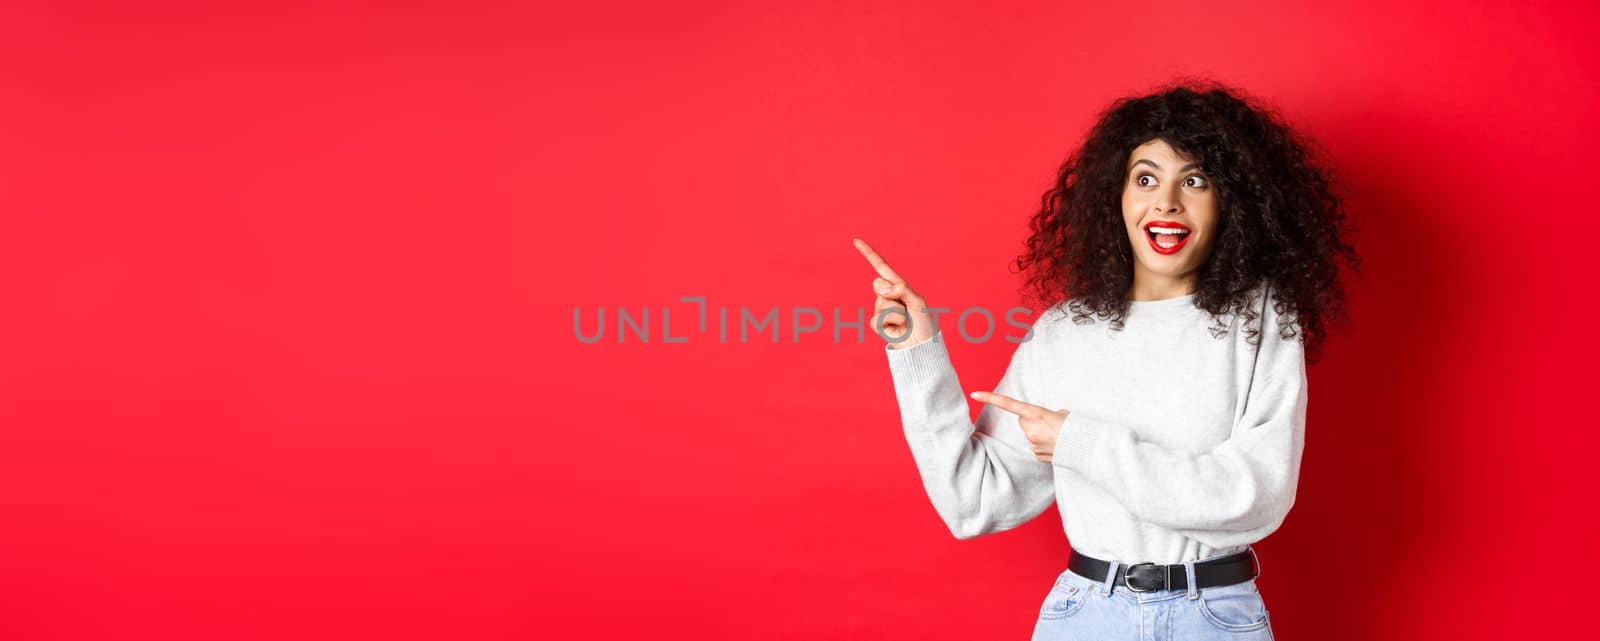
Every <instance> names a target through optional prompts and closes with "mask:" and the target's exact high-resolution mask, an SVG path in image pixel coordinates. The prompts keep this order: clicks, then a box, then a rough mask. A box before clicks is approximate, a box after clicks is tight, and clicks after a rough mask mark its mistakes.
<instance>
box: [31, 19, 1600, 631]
mask: <svg viewBox="0 0 1600 641" xmlns="http://www.w3.org/2000/svg"><path fill="white" fill-rule="evenodd" d="M136 4H137V5H139V6H137V7H133V6H116V5H110V4H108V5H103V6H97V5H89V4H78V3H29V4H10V5H8V6H7V7H6V8H4V9H3V10H0V11H3V15H0V25H4V26H3V27H0V29H3V35H4V37H3V38H0V42H3V43H4V44H0V47H3V52H4V55H3V56H0V59H3V60H4V63H3V64H4V66H5V72H6V73H5V74H4V76H5V78H6V81H5V83H4V92H5V94H4V101H3V104H4V107H3V108H0V109H3V110H4V111H3V113H4V114H5V117H4V118H3V119H0V131H3V132H4V134H3V140H4V141H5V143H4V145H3V148H4V149H5V151H4V152H3V153H0V162H3V163H4V164H3V166H0V176H3V178H0V189H3V198H4V200H3V210H0V211H3V212H4V233H3V234H0V271H3V273H4V274H5V276H4V277H3V278H0V295H3V296H4V300H5V301H6V304H7V308H6V313H5V314H4V320H0V323H3V326H4V330H5V331H4V334H3V335H4V338H3V339H0V376H3V379H0V486H3V487H4V488H5V489H4V491H0V497H3V499H0V500H3V506H0V507H3V511H0V523H3V526H0V576H3V577H4V581H3V586H4V587H0V636H3V637H5V638H7V639H324V638H327V639H332V638H365V637H374V638H375V637H378V636H380V635H381V636H383V637H385V638H430V639H437V638H474V639H526V638H538V637H545V638H606V639H635V638H637V639H642V638H664V637H665V638H671V637H680V636H681V637H693V638H713V639H722V638H795V639H801V638H804V639H816V638H879V639H897V638H904V639H913V638H914V639H963V638H984V639H1003V638H1013V639H1015V638H1026V635H1027V634H1028V633H1029V632H1030V630H1031V627H1032V625H1033V621H1034V616H1035V615H1036V614H1037V612H1038V607H1039V605H1040V603H1041V602H1042V600H1043V598H1044V596H1045V592H1046V590H1047V589H1048V588H1049V585H1050V581H1051V579H1052V578H1054V576H1055V575H1056V574H1057V573H1059V572H1060V571H1061V570H1062V569H1063V568H1064V564H1065V562H1066V553H1067V549H1068V548H1067V545H1068V542H1067V541H1066V540H1065V539H1064V537H1063V535H1062V532H1061V526H1060V524H1059V517H1058V516H1057V513H1056V510H1055V509H1054V508H1052V509H1051V510H1049V511H1047V512H1046V513H1045V514H1044V515H1042V516H1041V517H1040V518H1039V519H1037V520H1035V521H1033V522H1031V523H1029V524H1027V525H1025V526H1023V527H1021V528H1019V529H1017V530H1013V531H1010V532H1006V533H1002V534H997V535H993V536H989V537H983V538H980V539H975V540H971V541H957V540H955V539H953V538H952V537H951V536H950V535H949V533H948V532H947V531H946V530H945V529H944V528H943V525H942V524H941V523H940V522H939V520H938V518H937V516H936V515H935V513H934V512H933V509H932V507H931V506H930V505H929V503H928V500H927V498H926V496H925V495H924V494H923V491H922V488H921V486H920V483H919V480H918V478H917V474H916V470H915V467H914V466H913V463H912V460H911V457H910V454H909V451H908V450H907V448H906V446H905V442H904V437H903V436H902V434H901V431H900V425H899V418H898V413H897V410H896V407H895V404H894V398H893V390H892V388H891V386H890V380H889V374H888V369H887V365H886V363H885V361H884V357H883V354H882V353H881V349H882V348H881V343H878V342H876V339H875V338H874V337H873V336H871V335H870V334H869V335H868V336H867V338H868V341H867V342H865V343H855V342H853V341H848V340H847V341H846V342H845V343H843V344H837V345H836V344H833V343H832V341H831V337H830V335H829V334H830V332H831V328H832V325H831V320H830V321H829V322H828V323H826V324H824V326H823V331H822V332H821V333H817V334H809V335H806V336H804V337H803V339H802V340H801V342H799V343H793V342H790V328H789V327H790V326H789V319H788V314H789V313H790V311H791V310H793V309H794V308H797V307H818V308H821V309H822V310H823V311H824V313H827V312H828V311H830V310H831V309H832V308H834V307H839V308H841V309H842V310H844V311H843V313H845V314H846V315H847V317H848V315H849V314H852V313H853V310H854V309H855V308H858V307H861V308H867V309H870V307H871V304H872V299H871V294H870V293H869V291H868V286H869V282H870V280H871V278H872V274H871V271H870V269H869V268H868V266H867V265H866V264H865V263H864V262H863V261H862V260H861V259H860V257H859V256H858V255H857V254H856V253H855V251H854V249H852V248H851V246H850V238H851V237H852V236H861V237H863V238H866V239H868V240H869V241H872V242H874V243H875V244H876V246H877V247H878V248H879V249H880V250H881V251H883V253H884V254H885V256H887V257H888V258H889V259H890V260H891V261H892V262H893V264H895V265H896V266H897V267H898V268H899V269H900V271H901V272H903V273H904V274H906V275H907V277H908V278H910V279H911V282H912V283H913V285H915V286H917V287H918V288H919V289H920V290H922V291H923V292H924V293H925V294H926V295H928V296H929V297H930V299H931V300H933V301H934V302H935V303H936V304H941V305H948V306H952V307H955V308H957V309H961V308H964V307H968V306H975V305H984V306H989V307H991V308H995V309H1004V308H1005V307H1008V306H1011V305H1013V304H1016V303H1017V302H1018V297H1017V295H1016V293H1015V290H1016V286H1017V284H1018V281H1017V278H1016V277H1015V276H1014V275H1012V274H1010V273H1009V272H1008V271H1007V269H1006V266H1007V261H1008V260H1009V259H1010V258H1011V257H1012V256H1013V255H1014V254H1015V253H1016V251H1017V250H1018V249H1019V247H1020V243H1021V242H1022V239H1023V237H1024V234H1025V222H1026V217H1027V215H1028V214H1029V213H1030V212H1031V211H1032V207H1034V206H1035V204H1036V202H1037V198H1038V195H1039V193H1040V192H1041V191H1042V190H1043V189H1044V187H1045V186H1046V184H1047V182H1048V181H1049V179H1050V177H1051V175H1052V172H1053V170H1054V168H1055V166H1056V164H1057V163H1058V162H1059V161H1060V159H1061V158H1062V157H1063V156H1064V155H1065V154H1066V152H1067V151H1068V149H1070V148H1071V146H1072V145H1074V144H1076V142H1077V141H1078V140H1080V138H1081V136H1082V134H1083V131H1084V129H1085V127H1086V126H1087V125H1088V124H1089V122H1090V120H1091V118H1092V117H1093V115H1094V113H1095V112H1096V111H1097V110H1098V109H1100V108H1101V107H1103V106H1104V105H1105V104H1106V103H1107V102H1108V101H1109V100H1111V99H1112V98H1114V97H1116V96H1118V95H1122V94H1125V93H1131V92H1136V91H1142V90H1145V89H1147V88H1149V87H1152V86H1154V85H1155V84H1156V83H1159V82H1160V81H1163V80H1166V79H1168V78H1170V77H1172V76H1173V75H1175V74H1179V73H1187V74H1200V75H1207V76H1211V77H1215V78H1217V79H1220V80H1223V81H1225V82H1229V83H1232V84H1235V85H1237V86H1240V87H1242V88H1245V89H1246V90H1248V91H1251V92H1253V93H1255V94H1258V95H1260V96H1261V97H1263V98H1265V99H1267V100H1269V101H1271V102H1272V103H1273V104H1275V105H1277V106H1279V107H1280V108H1281V109H1282V110H1283V112H1284V114H1285V115H1286V116H1287V117H1289V118H1290V119H1291V120H1292V121H1294V122H1296V123H1297V124H1299V125H1300V126H1301V127H1303V128H1304V129H1305V130H1306V131H1307V132H1308V133H1309V134H1311V135H1312V136H1314V137H1316V138H1317V139H1318V140H1320V141H1321V142H1322V143H1323V145H1324V146H1325V147H1326V149H1327V151H1328V152H1329V154H1331V156H1332V157H1333V158H1334V159H1335V166H1336V170H1337V171H1338V173H1339V175H1340V177H1341V179H1342V180H1343V181H1344V185H1345V190H1346V194H1347V196H1348V204H1349V207H1350V210H1351V212H1352V213H1353V214H1354V215H1355V216H1356V217H1357V219H1358V221H1359V224H1360V235H1359V237H1358V242H1359V247H1360V249H1361V250H1362V252H1363V253H1364V255H1365V257H1366V275H1365V276H1364V277H1362V278H1361V279H1359V280H1358V281H1356V283H1355V286H1354V290H1353V292H1352V296H1353V301H1352V302H1353V309H1352V311H1353V315H1354V316H1353V322H1352V323H1351V324H1350V325H1349V326H1348V327H1347V328H1345V329H1342V330H1340V331H1339V332H1338V333H1337V334H1336V335H1335V336H1334V337H1333V339H1332V342H1331V343H1330V345H1329V350H1328V355H1327V358H1326V359H1325V360H1324V361H1323V362H1322V363H1320V364H1318V365H1317V366H1315V367H1314V368H1313V370H1312V372H1311V377H1312V389H1313V392H1312V399H1313V400H1312V401H1311V404H1310V418H1309V427H1308V437H1307V443H1308V445H1307V455H1306V459H1305V463H1304V470H1303V481H1302V486H1301V488H1300V495H1299V498H1298V502H1297V504H1296V507H1295V510H1294V511H1293V513H1292V514H1291V516H1290V517H1289V519H1288V521H1287V522H1286V523H1285V525H1284V527H1283V528H1282V529H1281V530H1280V531H1279V532H1277V533H1276V534H1274V535H1273V536H1271V537H1269V538H1268V539H1267V540H1266V541H1263V542H1262V543H1261V544H1259V545H1258V547H1257V549H1258V550H1259V551H1260V552H1261V554H1262V559H1263V564H1264V574H1263V576H1262V577H1261V579H1260V582H1259V585H1260V586H1261V588H1262V591H1263V594H1264V595H1265V597H1266V599H1267V602H1268V606H1269V608H1270V610H1271V612H1272V616H1273V618H1274V628H1275V630H1276V632H1277V634H1278V638H1283V639H1351V638H1361V639H1408V638H1419V637H1423V636H1427V637H1429V638H1501V637H1502V636H1508V637H1510V636H1515V637H1528V636H1533V635H1534V634H1535V633H1536V632H1540V631H1548V632H1558V631H1561V630H1565V629H1569V626H1588V625H1590V624H1589V621H1588V619H1586V618H1584V615H1583V613H1584V610H1582V609H1580V608H1582V607H1583V606H1582V605H1581V602H1582V601H1584V600H1586V599H1587V595H1588V593H1589V592H1590V590H1589V589H1588V585H1589V584H1588V583H1587V581H1588V580H1589V578H1590V577H1591V576H1592V575H1593V571H1594V570H1595V569H1596V567H1597V564H1596V558H1595V557H1596V545H1595V541H1597V540H1600V536H1597V531H1596V530H1597V528H1596V525H1595V518H1594V516H1593V515H1592V507H1593V499H1592V496H1593V493H1594V490H1595V486H1596V483H1595V481H1594V477H1593V470H1594V469H1595V461H1596V458H1595V456H1594V445H1595V441H1596V439H1595V436H1594V432H1593V428H1594V426H1595V421H1594V419H1593V418H1592V416H1591V408H1590V405H1591V404H1592V401H1591V400H1590V399H1592V392H1591V390H1589V389H1588V388H1589V387H1590V385H1591V384H1592V383H1593V381H1594V376H1593V373H1592V372H1593V369H1592V364H1593V363H1594V362H1595V358H1596V356H1597V354H1596V350H1595V348H1594V346H1593V341H1592V339H1591V337H1590V336H1589V335H1588V327H1589V326H1591V325H1592V316H1591V313H1592V310H1593V309H1594V308H1595V304H1594V301H1593V298H1594V293H1593V291H1592V287H1593V283H1594V277H1593V270H1594V262H1593V256H1594V252H1593V250H1592V248H1591V247H1590V243H1589V242H1588V241H1589V238H1590V237H1592V236H1593V232H1592V231H1583V230H1584V229H1587V228H1588V227H1589V226H1592V224H1593V214H1594V208H1595V206H1596V204H1597V199H1596V195H1595V192H1594V184H1595V181H1594V163H1595V152H1594V150H1595V148H1596V147H1595V143H1596V134H1595V127H1594V120H1593V119H1594V117H1595V115H1596V106H1597V95H1596V94H1597V90H1596V84H1595V82H1594V79H1595V62H1596V55H1595V54H1596V45H1595V42H1596V38H1595V37H1596V36H1597V35H1600V33H1597V31H1600V30H1597V29H1596V25H1600V20H1597V18H1600V16H1597V15H1596V14H1597V12H1596V10H1595V9H1594V8H1593V7H1592V6H1584V5H1583V3H1578V2H1569V3H1548V2H1545V3H1529V2H1503V3H1498V4H1487V3H1482V4H1476V5H1465V4H1462V3H1446V2H1430V3H1417V4H1406V3H1393V2H1383V3H1353V2H1323V3H1317V4H1315V5H1310V4H1304V3H1293V4H1295V5H1299V6H1295V7H1289V6H1280V5H1282V3H1259V4H1255V5H1253V6H1250V5H1247V6H1222V5H1217V4H1199V5H1196V4H1192V3H1180V2H1155V3H1146V4H1139V5H1129V6H1127V7H1126V8H1116V9H1113V8H1111V7H1112V5H1113V4H1114V3H1073V4H1069V3H1036V4H1033V5H1030V6H1026V7H1024V6H995V5H992V3H971V4H969V5H958V4H954V3H941V4H939V5H938V6H931V5H928V4H926V3H903V4H889V3H871V4H868V5H862V4H860V3H834V4H830V5H826V6H814V7H807V8H798V7H792V6H788V5H787V4H784V5H775V6H770V7H766V8H748V7H737V6H731V5H729V6H714V5H706V4H702V5H697V6H677V5H676V4H670V5H657V4H650V3H638V4H629V5H617V4H585V5H584V6H583V7H577V6H559V7H557V6H549V7H532V8H530V7H527V6H518V5H517V4H515V3H507V4H505V5H501V6H491V5H468V4H463V3H445V2H434V3H428V4H423V3H405V4H404V5H403V6H379V5H378V4H376V3H373V4H340V5H338V6H332V7H329V6H324V3H310V2H306V3H287V4H286V3H262V4H261V5H260V6H256V7H252V8H238V7H233V8H226V9H219V8H215V7H211V6H209V3H136ZM1585 288H1590V289H1585ZM697 295H698V296H706V297H708V302H709V304H710V305H711V306H712V308H713V309H715V308H717V307H728V308H730V309H731V310H737V309H738V308H739V307H747V308H750V309H751V310H752V311H754V312H756V313H761V312H765V311H766V310H767V309H769V308H772V307H777V308H779V309H780V312H781V315H782V317H783V320H782V325H783V328H784V330H783V331H784V334H783V342H782V343H780V344H776V345H774V344H772V343H770V342H764V341H765V339H766V337H767V336H768V335H763V336H762V337H761V338H762V339H763V341H762V342H751V343H746V344H739V343H737V342H730V343H727V344H722V343H718V342H717V341H716V340H715V339H714V332H715V329H714V325H713V327H712V329H711V333H708V334H699V333H698V332H695V331H692V330H693V329H694V328H693V327H692V320H691V319H692V318H693V314H694V312H695V307H694V306H693V305H691V304H686V303H680V302H679V297H680V296H697ZM600 307H604V308H606V309H607V313H608V314H612V316H608V322H614V320H609V319H614V314H615V310H616V308H619V307H627V308H629V309H631V310H633V311H634V312H635V313H637V310H639V309H640V308H643V307H650V308H652V319H653V320H654V321H659V315H658V314H659V310H660V308H663V307H671V308H673V309H674V318H673V320H674V327H673V334H674V335H675V336H688V337H690V340H689V342H687V343H683V344H663V343H662V342H661V341H660V336H659V328H658V327H654V328H653V332H655V334H654V335H653V337H652V341H651V342H650V343H648V344H644V343H639V342H637V341H634V340H631V339H632V337H631V336H630V340H629V341H627V342H624V343H620V344H619V343H617V342H615V340H614V337H615V335H616V334H615V331H614V327H613V328H612V331H611V332H610V333H608V334H607V339H606V340H605V341H602V342H600V343H597V344H592V345H590V344H583V343H580V342H579V341H578V340H577V339H576V338H575V337H574V334H573V329H572V313H573V310H574V308H579V309H582V310H584V311H585V314H586V318H589V319H592V315H588V314H592V313H593V311H594V310H595V309H596V308H600ZM951 322H953V319H946V325H945V328H946V329H947V330H951V329H953V326H952V325H951V324H950V323H951ZM976 330H977V328H976V327H974V331H976ZM1001 330H1002V333H1003V334H1004V333H1008V332H1007V331H1006V330H1007V328H1005V327H1002V328H1001ZM1012 349H1013V345H1012V344H1010V343H1005V342H1001V341H999V340H998V339H996V340H994V341H992V342H990V343H987V344H981V345H980V344H966V343H962V342H955V343H954V346H953V351H954V358H955V360H956V364H957V366H958V368H959V369H960V371H961V374H962V377H963V382H964V383H965V384H966V386H967V387H968V388H969V389H977V388H986V387H988V386H990V385H992V384H993V383H994V382H995V381H997V380H998V379H999V376H1000V374H1001V372H1002V367H1003V366H1004V363H1005V362H1006V360H1007V359H1008V358H1009V355H1010V352H1011V350H1012ZM1068 500H1070V498H1069V499H1068ZM1581 635H1582V633H1580V636H1581Z"/></svg>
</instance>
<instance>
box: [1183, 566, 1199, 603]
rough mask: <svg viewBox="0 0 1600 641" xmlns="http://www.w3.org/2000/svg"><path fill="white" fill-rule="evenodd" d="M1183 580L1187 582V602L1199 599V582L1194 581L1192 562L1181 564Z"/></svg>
mask: <svg viewBox="0 0 1600 641" xmlns="http://www.w3.org/2000/svg"><path fill="white" fill-rule="evenodd" d="M1183 578H1185V579H1188V581H1189V600H1191V601H1193V600H1194V599H1197V598H1200V588H1199V585H1200V582H1199V581H1196V580H1194V561H1184V562H1183Z"/></svg>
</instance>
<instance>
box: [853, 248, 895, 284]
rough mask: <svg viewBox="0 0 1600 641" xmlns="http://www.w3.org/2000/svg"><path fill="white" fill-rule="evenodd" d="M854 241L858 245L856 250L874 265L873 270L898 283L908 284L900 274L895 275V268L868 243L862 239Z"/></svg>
mask: <svg viewBox="0 0 1600 641" xmlns="http://www.w3.org/2000/svg"><path fill="white" fill-rule="evenodd" d="M854 240H855V244H856V250H857V251H860V252H861V255H862V256H866V257H867V262H869V263H872V268H873V269H876V270H878V275H879V276H882V277H884V278H886V279H888V280H890V281H892V282H896V283H904V282H906V281H905V279H904V278H901V277H900V274H897V273H895V271H894V268H892V267H890V266H889V263H888V261H885V260H884V259H883V257H882V256H879V255H878V252H876V251H873V250H872V246H871V245H868V244H867V241H864V240H861V239H860V238H856V239H854Z"/></svg>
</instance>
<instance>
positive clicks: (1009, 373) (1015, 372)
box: [885, 332, 1055, 539]
mask: <svg viewBox="0 0 1600 641" xmlns="http://www.w3.org/2000/svg"><path fill="white" fill-rule="evenodd" d="M1036 341H1037V337H1035V339H1034V340H1029V341H1024V342H1023V343H1021V344H1020V345H1018V347H1017V350H1016V352H1015V353H1013V354H1012V357H1011V363H1010V365H1009V366H1008V367H1007V369H1006V373H1005V375H1004V376H1003V377H1002V378H1001V379H1000V384H999V387H997V388H996V389H997V390H998V391H1000V392H1001V393H1007V394H1010V393H1016V394H1018V395H1023V393H1022V389H1021V388H1022V379H1023V377H1024V376H1025V371H1026V369H1027V368H1028V367H1029V357H1030V355H1031V354H1032V352H1033V349H1034V347H1033V345H1034V343H1035V342H1036ZM885 351H886V352H887V353H888V358H889V371H890V374H892V376H893V378H894V388H895V398H896V400H897V401H898V403H899V406H900V417H901V421H902V423H903V424H904V428H905V434H906V442H907V443H908V444H909V445H910V446H911V454H912V457H913V458H914V459H915V460H916V463H917V470H918V472H919V473H920V474H921V476H922V484H923V487H924V489H926V490H927V492H928V498H929V500H931V501H932V502H933V507H934V510H935V511H937V512H938V513H939V517H940V518H941V519H943V520H944V522H945V525H946V526H948V527H949V528H950V532H951V534H954V535H955V537H956V538H958V539H970V538H974V537H977V536H981V535H984V534H989V533H992V532H1000V531H1004V530H1009V529H1012V528H1015V527H1017V526H1019V525H1022V524H1023V523H1026V522H1028V521H1030V520H1032V519H1033V517H1035V516H1038V515H1039V514H1040V513H1041V512H1043V511H1044V510H1045V508H1047V507H1049V506H1050V505H1051V504H1052V503H1055V471H1054V469H1053V468H1051V466H1050V464H1049V463H1045V462H1042V461H1040V460H1039V459H1037V458H1035V457H1034V455H1033V452H1032V451H1031V450H1030V449H1029V448H1028V443H1027V439H1026V437H1025V436H1024V435H1023V433H1022V428H1021V427H1020V426H1018V425H1017V417H1016V416H1015V415H1012V414H1010V413H1009V412H1004V411H1000V410H998V409H996V408H993V407H990V406H987V405H985V406H984V407H983V409H982V410H980V411H979V413H978V421H977V424H976V426H975V425H974V424H973V422H972V421H971V420H970V419H969V418H968V417H969V416H970V414H969V412H970V410H969V409H968V406H967V398H966V396H964V395H963V394H962V393H961V382H960V381H959V380H958V379H957V377H956V370H955V367H954V366H953V365H951V363H950V355H949V352H948V351H947V350H946V348H945V344H944V335H943V333H942V332H938V333H935V334H934V335H933V337H932V338H930V339H927V340H925V341H923V342H921V343H918V344H916V345H913V346H911V347H907V348H903V349H889V348H887V347H886V348H885Z"/></svg>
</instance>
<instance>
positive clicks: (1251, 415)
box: [1051, 305, 1306, 548]
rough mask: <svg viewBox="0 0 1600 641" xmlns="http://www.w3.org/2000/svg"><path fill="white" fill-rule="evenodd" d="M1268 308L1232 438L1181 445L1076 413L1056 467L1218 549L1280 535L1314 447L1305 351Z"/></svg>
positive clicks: (1066, 427)
mask: <svg viewBox="0 0 1600 641" xmlns="http://www.w3.org/2000/svg"><path fill="white" fill-rule="evenodd" d="M1264 307H1265V309H1264V310H1263V312H1264V313H1263V318H1262V319H1261V320H1262V329H1261V333H1260V344H1259V347H1258V349H1257V350H1256V362H1255V364H1254V370H1253V372H1252V374H1251V378H1250V389H1249V392H1248V394H1247V395H1246V397H1245V399H1246V400H1245V404H1246V406H1245V408H1244V411H1243V412H1242V413H1241V414H1239V416H1240V418H1239V419H1238V420H1237V421H1236V422H1235V424H1234V425H1233V427H1232V432H1231V436H1229V438H1228V439H1227V440H1226V441H1223V442H1222V443H1219V444H1217V445H1216V446H1214V447H1212V448H1210V449H1208V450H1202V451H1192V450H1178V449H1171V448H1167V447H1164V446H1161V445H1158V444H1156V443H1152V442H1149V441H1144V440H1141V439H1140V438H1139V437H1138V436H1137V435H1136V434H1135V432H1134V431H1132V430H1131V429H1129V428H1128V427H1126V426H1124V425H1121V424H1119V423H1118V422H1116V421H1114V420H1110V419H1108V418H1105V417H1102V416H1089V415H1085V414H1080V413H1077V412H1071V411H1070V410H1071V408H1067V409H1068V411H1069V414H1068V416H1067V420H1066V422H1065V423H1063V424H1062V428H1061V433H1060V435H1059V436H1057V439H1056V445H1055V449H1054V451H1053V453H1052V459H1051V460H1052V464H1053V465H1059V466H1062V467H1064V468H1067V469H1070V470H1072V471H1074V472H1077V473H1079V474H1081V475H1083V476H1084V477H1085V478H1087V479H1088V480H1089V481H1091V482H1093V483H1095V484H1096V485H1098V486H1099V487H1101V488H1102V489H1104V490H1105V491H1106V492H1108V493H1110V494H1111V495H1112V496H1114V497H1115V498H1116V499H1117V500H1118V501H1119V502H1120V503H1121V504H1122V505H1123V506H1124V507H1126V508H1127V509H1128V510H1129V511H1130V512H1132V513H1133V514H1134V515H1135V516H1136V517H1138V518H1139V519H1140V520H1141V521H1144V522H1147V523H1152V524H1155V525H1159V526H1162V527H1165V528H1168V529H1171V530H1175V531H1179V532H1181V533H1183V534H1185V535H1186V536H1190V537H1192V538H1194V539H1196V540H1199V541H1201V542H1203V543H1206V544H1207V545H1210V546H1212V547H1217V548H1222V547H1230V546H1234V545H1243V544H1248V543H1251V542H1254V541H1257V540H1259V539H1261V538H1262V537H1265V536H1266V535H1267V534H1270V533H1271V532H1273V531H1274V530H1276V529H1278V526H1279V525H1281V524H1282V523H1283V521H1284V519H1285V517H1286V516H1287V515H1288V512H1289V508H1290V507H1291V506H1293V505H1294V499H1295V490H1296V486H1297V485H1298V483H1299V475H1300V459H1301V453H1302V451H1303V449H1304V446H1305V416H1306V370H1305V352H1304V347H1303V344H1302V343H1301V342H1300V341H1299V340H1298V339H1289V340H1284V339H1281V338H1280V337H1279V335H1278V327H1277V326H1276V315H1275V314H1274V313H1273V311H1272V309H1271V306H1270V305H1265V306H1264Z"/></svg>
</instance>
